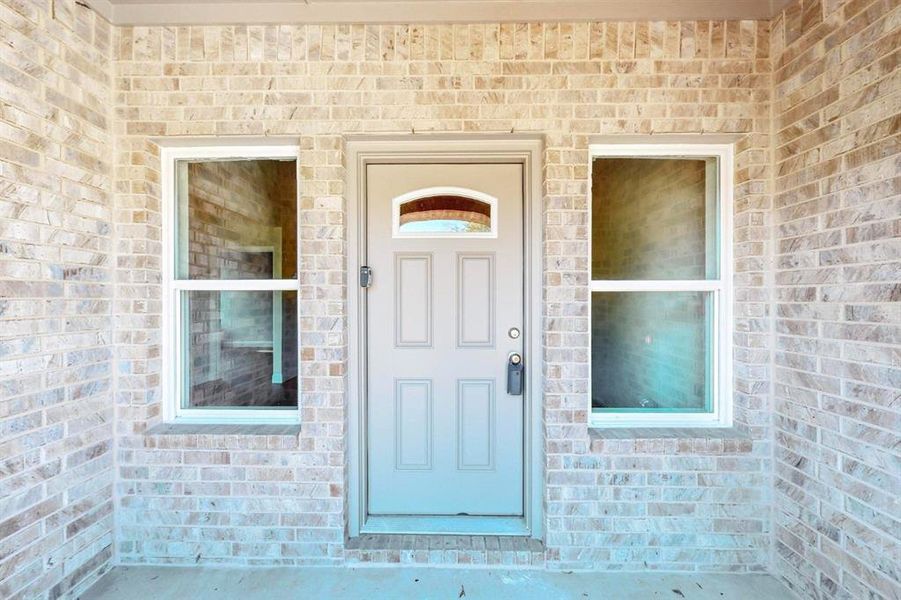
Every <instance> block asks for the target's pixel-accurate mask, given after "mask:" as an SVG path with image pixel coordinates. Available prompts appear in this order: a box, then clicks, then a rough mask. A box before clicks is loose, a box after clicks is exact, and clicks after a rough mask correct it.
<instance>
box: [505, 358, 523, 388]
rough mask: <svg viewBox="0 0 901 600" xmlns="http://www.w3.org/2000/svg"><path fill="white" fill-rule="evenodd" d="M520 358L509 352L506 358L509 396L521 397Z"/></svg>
mask: <svg viewBox="0 0 901 600" xmlns="http://www.w3.org/2000/svg"><path fill="white" fill-rule="evenodd" d="M523 375H524V373H523V364H522V356H520V355H519V354H518V353H517V352H511V353H510V354H509V355H508V356H507V393H508V394H510V395H511V396H522V385H523Z"/></svg>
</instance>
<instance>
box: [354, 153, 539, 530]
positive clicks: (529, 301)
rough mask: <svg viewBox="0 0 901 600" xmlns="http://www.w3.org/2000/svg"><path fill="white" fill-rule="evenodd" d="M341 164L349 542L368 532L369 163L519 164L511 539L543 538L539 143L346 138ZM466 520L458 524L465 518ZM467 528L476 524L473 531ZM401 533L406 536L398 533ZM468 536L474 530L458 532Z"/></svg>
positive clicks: (501, 525)
mask: <svg viewBox="0 0 901 600" xmlns="http://www.w3.org/2000/svg"><path fill="white" fill-rule="evenodd" d="M345 143H346V148H345V149H346V157H347V162H346V165H347V218H348V223H347V241H348V251H347V256H348V259H347V268H348V273H347V285H348V292H347V302H348V312H347V314H348V323H347V331H348V371H347V394H348V395H347V397H348V438H347V442H348V468H349V474H348V475H349V476H348V496H347V502H348V523H347V534H348V536H350V537H356V536H358V535H360V533H361V531H366V529H367V527H366V524H367V512H366V511H367V506H368V502H367V498H366V488H367V486H366V481H367V479H366V477H367V473H366V465H367V460H366V449H367V439H366V423H365V415H366V385H365V383H366V382H365V379H364V378H365V373H366V368H365V367H366V365H365V352H364V351H363V350H364V349H365V347H366V346H365V343H366V339H365V332H366V323H365V318H366V311H365V304H364V302H365V298H364V293H363V289H362V288H361V287H360V285H359V281H358V279H359V271H360V267H361V266H363V265H364V264H365V263H364V262H363V261H364V260H365V253H366V194H365V190H366V165H368V164H374V163H395V164H396V163H423V162H435V163H491V162H496V163H511V162H516V163H521V164H522V165H523V226H524V229H525V230H524V232H523V243H524V246H525V247H524V248H523V267H524V268H523V281H524V288H525V289H524V290H523V292H524V293H523V299H524V302H525V306H524V309H525V321H524V323H525V329H526V331H525V332H524V341H523V344H524V345H523V349H524V352H525V353H526V357H525V358H526V360H525V364H526V377H527V379H526V388H525V393H524V394H523V402H524V405H525V406H524V411H523V417H524V430H523V445H524V448H523V513H524V516H523V518H522V527H521V528H517V529H516V531H515V532H516V533H518V534H520V535H527V536H530V537H533V538H536V539H542V538H543V536H544V513H543V505H544V429H543V427H542V405H543V393H542V391H543V387H542V377H541V374H542V372H543V371H544V345H543V331H542V329H541V314H542V304H541V302H542V299H541V298H542V294H541V284H542V273H543V257H542V252H541V249H542V240H543V227H542V223H543V212H542V202H541V198H542V195H541V153H542V139H541V137H540V136H522V135H506V136H480V135H474V136H468V137H463V136H444V135H403V136H348V137H347V138H346V139H345ZM464 518H465V517H464ZM481 519H482V521H483V523H485V527H480V528H479V531H478V532H479V533H485V534H490V533H495V534H497V535H510V534H511V533H513V530H511V527H510V523H508V522H507V521H509V518H507V519H505V520H504V522H501V521H500V520H499V521H498V522H497V524H496V525H497V526H496V528H494V529H495V530H493V531H492V530H491V529H492V528H493V527H492V525H491V521H490V519H489V520H488V521H485V518H484V517H482V518H481ZM416 521H417V522H418V523H420V524H422V523H424V525H422V526H421V528H419V529H417V531H422V532H427V531H431V532H434V533H456V531H454V530H452V529H447V527H446V524H444V523H438V522H437V521H436V523H434V524H431V525H430V524H429V523H428V520H424V519H422V518H417V519H416ZM375 525H376V524H375V523H373V527H370V529H376V528H378V530H379V531H380V532H382V533H388V532H391V533H410V532H413V530H411V529H410V528H409V527H410V526H411V524H410V523H405V524H403V526H402V527H401V526H399V527H398V531H391V529H392V527H391V526H390V525H388V526H387V530H386V529H385V528H386V525H385V523H379V524H378V525H377V527H375ZM472 525H473V526H477V524H475V523H473V524H472ZM401 529H405V530H401ZM462 529H467V532H469V533H472V532H473V530H472V529H471V528H468V527H464V526H461V531H459V532H460V533H463V532H464V531H462Z"/></svg>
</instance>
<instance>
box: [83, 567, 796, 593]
mask: <svg viewBox="0 0 901 600" xmlns="http://www.w3.org/2000/svg"><path fill="white" fill-rule="evenodd" d="M792 597H793V596H792V594H791V593H790V592H789V591H788V590H787V589H786V588H784V587H783V586H782V585H781V584H780V583H779V582H778V581H777V580H776V579H775V578H773V577H771V576H769V575H712V574H693V573H656V574H653V573H652V574H644V573H566V572H553V571H543V570H503V569H435V568H423V567H388V568H378V567H361V568H351V567H348V568H340V567H335V568H328V567H322V568H259V569H239V568H234V569H229V568H212V567H197V568H180V567H117V568H115V569H113V570H112V571H110V572H109V573H107V574H106V575H105V576H104V577H103V578H101V579H100V580H99V581H98V582H97V583H96V584H95V585H94V586H93V587H92V588H91V589H89V590H88V591H87V592H85V593H84V594H82V595H81V596H80V600H113V599H116V600H120V599H128V600H140V599H144V598H147V599H150V598H152V599H154V600H170V599H171V600H206V599H209V600H230V599H232V598H235V599H240V600H258V599H259V600H262V599H266V600H277V599H281V598H292V599H303V600H313V599H317V598H327V599H343V598H350V599H354V598H361V599H365V600H376V599H383V598H391V599H420V598H422V599H426V598H435V599H441V600H462V599H465V600H483V599H490V600H496V599H504V598H511V599H517V600H519V599H524V600H528V599H536V600H538V599H540V600H552V599H556V598H564V599H569V598H574V599H578V600H585V599H592V598H597V599H602V598H603V599H610V600H621V599H622V600H652V599H658V600H726V599H733V600H734V599H738V600H742V599H746V598H747V599H752V600H760V599H766V600H782V599H784V598H792Z"/></svg>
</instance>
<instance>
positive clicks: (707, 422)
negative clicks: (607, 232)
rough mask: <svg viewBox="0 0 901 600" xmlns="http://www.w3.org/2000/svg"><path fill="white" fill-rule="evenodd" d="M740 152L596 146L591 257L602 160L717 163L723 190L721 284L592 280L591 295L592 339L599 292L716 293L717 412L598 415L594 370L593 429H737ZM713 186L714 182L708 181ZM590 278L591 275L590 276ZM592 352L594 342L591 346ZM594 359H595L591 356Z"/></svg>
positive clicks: (689, 146)
mask: <svg viewBox="0 0 901 600" xmlns="http://www.w3.org/2000/svg"><path fill="white" fill-rule="evenodd" d="M734 153H735V150H734V146H733V145H732V144H719V143H666V142H663V143H635V144H631V143H628V144H616V143H613V144H591V145H590V146H589V160H590V163H589V169H588V170H589V186H588V206H589V226H588V235H589V252H592V248H593V246H592V242H593V240H592V239H591V236H592V233H591V232H592V229H593V227H592V225H591V218H592V214H593V212H594V211H593V210H592V209H591V206H592V189H591V188H592V186H591V181H590V177H591V175H590V173H591V171H592V169H591V164H593V161H594V160H595V159H596V158H686V157H697V158H716V159H717V163H718V169H717V170H718V175H719V176H718V178H717V185H718V186H719V190H718V191H719V194H718V196H719V205H718V214H719V222H718V226H719V256H718V257H719V273H718V275H719V278H718V279H707V280H626V281H619V280H591V284H590V285H591V289H590V294H589V338H590V336H591V323H592V321H591V316H590V315H591V294H593V293H595V292H687V291H691V292H710V293H712V295H713V302H712V303H711V304H712V307H713V315H714V316H713V322H714V324H715V326H714V327H713V331H712V334H713V335H712V344H713V347H712V350H711V358H712V362H713V364H712V365H711V386H712V390H711V395H712V412H705V413H663V412H658V413H654V412H647V413H641V412H612V411H604V412H600V411H595V410H594V409H593V407H592V405H591V390H592V389H593V387H592V381H591V377H592V375H591V373H592V369H591V368H589V375H588V376H589V382H588V386H589V387H588V389H589V394H588V396H589V397H588V410H589V415H590V417H589V426H591V427H596V428H615V427H731V426H732V394H733V389H732V331H733V324H732V286H733V284H732V269H733V267H732V210H733V196H734V174H733V173H734ZM708 181H709V180H708ZM589 276H590V274H589ZM589 348H591V342H590V341H589ZM589 354H590V353H589Z"/></svg>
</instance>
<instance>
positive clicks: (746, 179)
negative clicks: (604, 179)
mask: <svg viewBox="0 0 901 600" xmlns="http://www.w3.org/2000/svg"><path fill="white" fill-rule="evenodd" d="M769 43H770V30H769V25H768V23H765V22H759V23H758V22H751V21H743V22H738V21H735V22H728V23H726V22H685V23H662V22H652V23H649V22H640V23H563V24H542V23H528V24H517V25H496V24H493V25H460V26H417V25H401V26H362V25H341V26H329V25H323V26H318V25H317V26H293V25H292V26H259V27H256V26H253V27H242V26H234V27H232V26H225V27H134V28H132V27H123V28H121V29H118V30H117V36H116V43H115V47H116V55H115V67H114V68H115V86H116V91H115V96H116V98H115V114H116V123H115V127H116V136H117V143H118V151H117V156H116V181H117V194H116V198H117V200H116V203H117V212H116V229H117V232H118V237H119V240H120V243H119V247H118V251H119V252H120V265H121V266H122V268H121V269H119V271H118V277H119V281H120V283H121V285H120V286H119V288H118V291H119V296H118V302H117V306H116V331H117V337H118V341H119V342H120V344H121V345H120V349H121V355H120V360H119V372H120V373H127V374H128V375H127V376H120V378H119V396H118V398H119V403H118V406H117V415H118V418H119V421H118V423H119V425H118V429H119V431H120V433H121V435H120V437H119V438H118V441H119V453H118V460H119V478H120V479H119V484H118V489H119V492H120V499H119V512H118V513H117V515H118V523H119V531H118V539H119V542H120V544H119V548H118V549H119V556H120V558H121V559H122V560H123V561H126V562H165V563H191V564H193V563H195V562H198V561H199V562H204V561H206V562H230V563H234V562H241V563H248V564H259V563H265V564H275V563H288V564H295V563H307V564H324V563H335V562H340V561H342V560H344V558H345V552H344V523H345V520H346V498H345V495H346V490H345V484H346V478H347V473H346V469H345V464H346V460H347V457H346V445H345V437H344V436H345V430H346V420H347V414H346V406H347V398H346V397H345V392H344V390H345V373H346V360H347V359H346V343H347V341H346V340H347V332H346V331H345V323H346V310H347V309H346V294H347V290H346V285H347V282H346V279H345V277H346V276H345V271H344V270H345V262H346V241H345V237H346V231H345V224H346V214H345V202H344V197H343V195H344V185H345V183H344V177H345V170H344V163H343V161H344V157H343V148H344V145H343V144H344V142H343V137H342V136H343V134H349V133H361V132H367V133H385V132H394V133H404V132H410V131H412V130H413V129H415V131H417V132H419V133H426V132H433V131H442V132H457V133H479V132H494V133H497V132H509V131H511V130H513V131H517V132H534V133H540V134H543V135H544V136H545V143H546V149H545V153H544V162H545V164H544V199H543V205H544V215H543V218H544V223H545V240H544V246H543V252H542V254H543V259H544V261H545V264H546V271H545V281H544V298H545V302H546V303H545V307H544V317H545V322H546V323H547V331H546V332H545V344H546V347H547V349H546V355H545V357H544V364H543V365H542V367H541V368H542V370H543V371H544V372H545V373H546V377H547V381H546V384H545V390H544V407H545V410H544V415H545V433H546V451H547V461H546V464H547V473H546V479H547V500H546V510H547V523H546V525H547V535H546V540H547V548H548V549H547V553H546V557H547V559H548V561H549V563H550V565H551V566H552V567H554V568H568V567H580V568H595V567H596V568H630V569H644V568H650V569H655V568H656V569H682V570H686V569H687V570H693V569H705V570H711V569H712V570H729V571H747V570H762V569H764V568H765V566H766V564H767V562H768V560H769V549H770V543H771V536H770V516H769V493H770V492H769V489H770V488H769V475H768V473H769V468H770V459H769V457H770V455H771V446H770V429H769V413H768V405H767V403H768V401H769V399H768V386H767V381H768V379H767V378H768V366H769V362H770V356H769V353H768V348H767V345H768V342H769V333H768V331H767V328H768V325H769V322H768V320H767V314H766V310H767V302H768V297H767V292H766V289H765V287H764V286H765V278H764V268H765V259H764V257H765V255H766V252H767V250H768V246H767V244H768V231H769V230H768V229H767V225H768V223H767V218H768V211H769V209H770V197H769V195H768V192H769V190H768V189H767V185H768V182H769V176H770V172H769V170H768V167H767V165H768V161H769V154H768V153H769V101H770V83H771V81H770V67H771V65H770V59H769ZM685 132H694V133H701V132H707V133H733V134H736V135H737V136H738V138H739V142H738V145H737V168H736V210H735V213H736V214H735V223H736V228H735V251H736V264H735V267H736V296H737V304H736V335H735V342H736V369H735V370H736V422H737V426H738V427H737V428H738V430H739V431H741V432H743V433H744V434H745V435H746V436H747V439H743V440H735V439H729V440H721V439H720V440H710V441H707V440H705V439H704V438H703V437H701V438H700V439H696V438H694V437H693V436H692V435H691V434H690V433H686V437H685V438H684V439H680V440H672V439H650V440H638V441H635V440H631V441H626V440H603V439H595V440H594V441H592V440H591V439H590V438H589V432H588V427H587V417H588V402H589V389H588V369H589V363H588V356H589V336H588V331H589V322H588V302H589V298H588V281H589V272H590V263H591V256H590V249H589V246H588V229H587V227H588V220H589V210H590V206H589V198H588V191H589V190H588V187H587V181H588V169H589V162H588V144H589V141H590V139H591V136H593V135H598V134H610V133H685ZM237 134H243V135H296V136H299V138H300V141H301V146H302V149H301V177H302V181H301V189H302V194H303V200H302V214H301V227H302V233H301V251H300V252H301V269H300V271H301V275H300V277H301V291H300V310H301V315H302V317H301V321H300V340H301V356H302V358H303V359H304V362H303V363H302V365H301V389H302V390H303V391H302V396H301V407H302V413H303V418H304V425H303V430H302V433H301V435H300V438H299V439H292V438H289V437H278V436H276V437H271V438H268V439H267V438H265V437H263V438H260V437H251V436H243V437H232V436H226V437H221V436H220V437H217V436H208V435H186V436H163V435H151V436H145V435H144V432H145V430H146V429H147V427H148V426H150V425H152V424H154V423H156V422H158V421H159V418H160V402H161V398H160V390H159V376H160V373H159V369H160V345H159V343H160V332H159V320H160V316H159V315H160V308H161V307H160V299H159V298H160V294H159V290H160V288H159V278H160V273H159V252H160V248H159V240H160V214H159V186H158V182H159V174H158V173H159V151H158V148H157V147H156V146H155V145H154V143H153V142H152V140H151V138H152V137H153V136H180V135H237ZM662 473H663V474H666V475H661V474H662ZM428 560H430V561H435V560H437V561H451V562H453V561H455V560H462V559H460V557H458V556H456V555H454V554H453V553H447V554H446V555H445V554H441V555H440V556H439V557H438V558H435V557H431V556H430V557H429V559H428ZM502 560H507V559H502ZM509 560H511V561H515V560H517V559H516V558H515V557H510V558H509Z"/></svg>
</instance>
